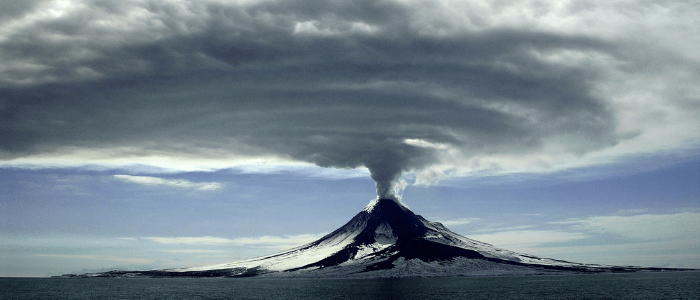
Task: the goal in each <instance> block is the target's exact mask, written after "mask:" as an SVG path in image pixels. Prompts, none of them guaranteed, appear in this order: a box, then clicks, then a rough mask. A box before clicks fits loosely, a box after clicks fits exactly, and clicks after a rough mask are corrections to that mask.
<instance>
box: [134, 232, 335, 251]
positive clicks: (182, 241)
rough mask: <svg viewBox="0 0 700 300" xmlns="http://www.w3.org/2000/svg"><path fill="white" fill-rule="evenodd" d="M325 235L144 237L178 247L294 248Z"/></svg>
mask: <svg viewBox="0 0 700 300" xmlns="http://www.w3.org/2000/svg"><path fill="white" fill-rule="evenodd" d="M324 235H325V234H301V235H286V236H282V237H279V236H269V235H265V236H260V237H249V238H235V239H228V238H220V237H213V236H203V237H144V238H143V239H145V240H150V241H153V242H156V243H160V244H170V245H173V244H179V245H209V246H212V245H235V246H256V245H263V246H273V247H282V248H285V247H294V246H300V245H303V244H307V243H310V242H313V241H315V240H317V239H319V238H321V237H323V236H324Z"/></svg>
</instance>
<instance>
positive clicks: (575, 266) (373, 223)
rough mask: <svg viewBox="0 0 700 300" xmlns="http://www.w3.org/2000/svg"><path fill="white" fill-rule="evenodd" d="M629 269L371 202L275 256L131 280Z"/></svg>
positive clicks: (151, 273)
mask: <svg viewBox="0 0 700 300" xmlns="http://www.w3.org/2000/svg"><path fill="white" fill-rule="evenodd" d="M634 269H635V268H621V267H610V266H600V265H589V264H580V263H573V262H567V261H561V260H555V259H548V258H539V257H535V256H532V255H527V254H522V253H516V252H512V251H508V250H503V249H498V248H496V247H493V246H492V245H489V244H486V243H482V242H478V241H475V240H471V239H468V238H466V237H463V236H461V235H459V234H456V233H454V232H452V231H450V230H449V229H447V228H446V227H445V226H443V225H442V224H440V223H437V222H430V221H428V220H426V219H424V218H423V217H421V216H419V215H416V214H414V213H413V212H411V211H410V210H409V209H408V208H407V207H405V206H404V205H402V204H400V203H399V202H397V201H394V200H390V199H379V200H374V201H372V202H371V203H370V204H369V205H368V206H367V207H365V209H363V210H362V211H361V212H360V213H358V214H357V215H356V216H355V217H354V218H352V219H351V220H350V221H349V222H348V223H347V224H345V225H344V226H342V227H340V228H338V229H337V230H335V231H333V232H332V233H330V234H328V235H326V236H324V237H323V238H321V239H319V240H317V241H315V242H312V243H309V244H306V245H303V246H300V247H297V248H294V249H290V250H287V251H284V252H281V253H278V254H274V255H269V256H264V257H258V258H253V259H249V260H245V261H237V262H232V263H227V264H222V265H215V266H208V267H200V268H186V269H171V270H162V271H146V272H138V273H139V274H132V275H149V276H229V277H248V276H274V277H389V276H471V275H514V274H548V273H561V272H606V271H624V270H634ZM113 275H118V274H113Z"/></svg>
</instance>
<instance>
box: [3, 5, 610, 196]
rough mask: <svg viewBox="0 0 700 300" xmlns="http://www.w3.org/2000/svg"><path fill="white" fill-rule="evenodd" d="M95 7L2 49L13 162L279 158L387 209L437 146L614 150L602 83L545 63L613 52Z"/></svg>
mask: <svg viewBox="0 0 700 300" xmlns="http://www.w3.org/2000/svg"><path fill="white" fill-rule="evenodd" d="M85 3H88V6H89V7H90V9H87V10H85V9H83V10H75V11H73V12H72V13H70V12H69V13H66V14H65V15H62V16H59V17H56V18H53V19H50V20H45V21H40V22H37V23H35V24H34V25H32V26H25V27H22V28H20V29H16V30H14V31H13V32H12V33H10V34H6V38H5V39H4V40H2V42H0V51H1V53H2V57H3V58H2V64H4V65H5V68H4V69H3V70H10V71H4V72H2V73H1V74H0V76H2V77H0V80H1V81H0V83H1V84H2V86H1V87H0V99H1V100H0V120H1V121H0V155H2V157H3V158H4V159H11V158H16V157H23V156H28V155H32V154H50V153H53V152H56V151H67V150H65V149H66V147H77V148H86V149H106V148H111V147H131V149H134V150H133V151H135V152H134V153H130V154H129V155H136V156H138V155H140V154H145V153H147V152H149V151H165V152H175V153H190V154H196V155H201V156H211V155H214V154H212V153H214V152H216V153H235V154H243V155H250V156H256V155H276V156H281V157H286V158H291V159H294V160H301V161H307V162H312V163H315V164H317V165H319V166H324V167H337V168H355V167H360V166H366V167H367V168H369V170H370V172H371V174H372V178H373V179H375V180H376V181H377V185H378V186H377V187H378V192H379V194H380V196H383V197H391V196H392V195H391V183H392V182H395V181H396V180H397V179H398V177H399V176H400V175H401V173H402V172H406V171H411V170H420V169H423V168H425V167H427V166H429V165H431V164H434V163H438V162H440V160H441V158H440V157H441V156H440V151H441V150H439V147H437V146H435V145H443V146H446V147H448V148H450V149H453V150H456V151H458V152H460V153H461V155H462V156H464V157H473V156H479V155H490V154H497V153H530V152H537V151H542V149H543V147H544V146H545V145H546V144H548V143H550V144H551V143H554V144H557V145H559V146H560V147H562V148H563V149H565V151H566V152H569V153H575V154H578V155H580V154H583V153H587V152H589V151H593V150H596V149H601V148H604V147H609V146H611V145H614V144H615V143H617V142H618V141H619V139H620V137H618V136H617V134H616V133H615V132H616V120H615V117H614V115H613V114H612V113H611V111H610V109H609V107H607V105H606V103H605V101H604V99H600V98H599V97H600V96H599V95H597V94H596V93H594V91H593V88H592V87H593V85H594V84H595V83H597V82H598V81H599V80H600V76H601V75H600V69H599V68H596V67H594V66H587V65H586V64H567V63H566V62H564V63H556V62H554V63H553V62H552V61H548V60H546V59H542V58H541V57H540V56H538V55H540V54H543V53H544V54H547V53H556V52H558V51H574V52H577V53H598V54H603V55H606V56H610V57H613V58H614V57H616V55H618V51H619V45H615V44H612V43H610V42H607V41H604V40H602V39H595V38H592V37H590V36H583V35H572V34H568V35H564V34H555V33H547V32H537V31H532V30H526V29H522V30H521V29H513V28H484V29H483V30H478V31H462V32H458V33H455V34H450V35H447V36H441V37H437V36H434V35H426V34H423V33H421V32H420V28H416V26H414V25H415V24H413V23H412V22H411V15H412V9H415V8H412V7H410V6H408V5H402V4H399V3H394V2H387V1H319V2H314V1H281V2H279V3H278V2H262V3H259V4H250V5H242V6H233V5H227V4H223V3H216V2H192V3H190V2H175V1H172V2H170V1H136V2H124V3H123V4H115V3H114V2H111V1H93V2H85ZM22 9H25V8H23V7H19V6H17V7H16V8H15V10H16V11H18V12H20V11H23V10H22ZM110 24H111V25H110ZM407 139H408V140H414V141H415V140H420V141H421V142H426V143H424V144H425V145H428V146H421V145H420V142H417V143H410V142H409V143H407V142H406V140H407ZM139 151H142V152H143V153H140V152H139ZM217 151H219V152H217Z"/></svg>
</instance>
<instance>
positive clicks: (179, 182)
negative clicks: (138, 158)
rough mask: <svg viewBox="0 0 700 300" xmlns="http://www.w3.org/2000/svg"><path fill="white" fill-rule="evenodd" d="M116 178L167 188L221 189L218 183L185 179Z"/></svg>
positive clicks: (121, 176)
mask: <svg viewBox="0 0 700 300" xmlns="http://www.w3.org/2000/svg"><path fill="white" fill-rule="evenodd" d="M114 178H117V179H120V180H123V181H126V182H132V183H137V184H142V185H151V186H167V187H176V188H186V189H195V190H200V191H214V190H218V189H220V188H221V183H218V182H192V181H189V180H185V179H164V178H158V177H151V176H132V175H114Z"/></svg>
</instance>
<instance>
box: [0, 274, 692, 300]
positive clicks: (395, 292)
mask: <svg viewBox="0 0 700 300" xmlns="http://www.w3.org/2000/svg"><path fill="white" fill-rule="evenodd" d="M0 299H421V300H423V299H700V272H659V273H633V274H602V275H567V276H514V277H472V278H390V279H332V280H331V279H232V278H211V279H210V278H158V279H148V278H88V279H62V278H61V279H57V278H0Z"/></svg>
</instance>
